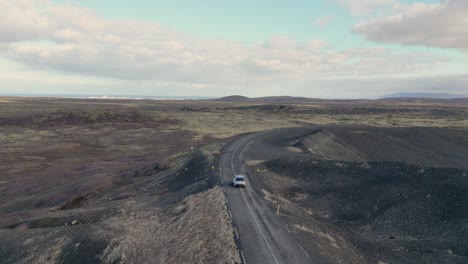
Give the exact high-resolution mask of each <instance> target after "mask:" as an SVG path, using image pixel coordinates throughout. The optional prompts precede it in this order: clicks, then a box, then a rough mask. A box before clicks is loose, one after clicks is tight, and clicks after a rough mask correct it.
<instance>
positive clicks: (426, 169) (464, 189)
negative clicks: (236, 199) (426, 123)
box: [246, 126, 468, 263]
mask: <svg viewBox="0 0 468 264" xmlns="http://www.w3.org/2000/svg"><path fill="white" fill-rule="evenodd" d="M323 131H326V132H327V135H329V136H330V135H331V138H332V139H333V140H332V141H333V142H332V141H330V140H329V139H328V138H327V139H326V140H324V137H323V136H320V137H315V138H314V135H315V136H316V135H317V133H322V132H323ZM330 131H332V132H330ZM353 131H359V133H354V134H355V135H351V136H350V134H353ZM297 133H302V134H303V135H304V138H305V139H307V140H310V139H315V140H316V142H314V144H316V146H318V145H320V144H321V143H322V144H324V145H326V144H328V145H326V146H321V150H322V152H317V153H311V152H308V151H307V149H304V152H303V153H295V154H294V155H291V157H287V155H286V154H287V151H288V150H287V148H286V146H287V145H288V144H290V145H292V146H296V147H301V146H302V147H304V144H305V143H307V142H305V143H304V140H297V138H298V135H297ZM413 133H415V134H414V135H413ZM464 133H465V132H464V131H457V130H449V129H429V130H428V129H424V128H420V129H416V128H405V129H403V128H402V129H384V128H366V127H359V128H356V127H349V126H348V127H341V128H340V127H332V128H326V129H318V130H315V131H314V130H313V129H312V128H311V129H309V131H307V130H302V131H299V130H298V131H290V133H289V135H290V137H289V138H286V139H284V136H283V141H281V137H280V136H277V135H273V136H272V137H271V138H268V139H263V140H258V141H257V143H256V145H253V146H251V147H250V150H251V151H250V153H249V154H246V155H247V157H248V159H251V160H256V158H257V157H260V156H257V155H258V153H257V152H259V151H261V150H262V149H268V153H270V154H269V155H270V156H274V155H276V156H278V158H273V157H271V159H270V160H267V161H264V162H262V163H259V164H256V165H252V166H250V167H249V172H250V176H251V181H252V185H253V186H254V188H257V189H258V190H259V191H263V193H264V195H265V197H266V198H267V199H269V200H270V201H271V203H272V207H274V209H276V205H281V216H282V217H283V219H284V220H285V222H286V223H287V224H288V225H289V226H290V227H291V229H292V231H293V232H294V233H295V234H296V235H297V237H298V239H299V240H300V241H301V243H302V245H303V246H304V247H305V248H308V247H317V246H318V247H319V248H320V249H321V250H322V253H323V254H324V255H327V256H329V260H330V262H331V263H338V262H341V263H468V170H467V169H465V167H466V165H465V164H463V162H462V160H463V159H465V158H466V155H468V152H467V148H465V147H464V146H466V142H463V140H462V142H459V144H458V145H459V147H458V148H455V149H454V151H453V152H452V155H447V156H446V160H444V159H443V157H444V155H443V153H444V152H447V151H448V148H447V146H455V145H456V144H457V142H456V141H457V140H460V139H463V138H466V134H464ZM280 134H281V133H279V134H278V135H280ZM404 135H406V137H405V136H404ZM417 135H419V136H425V137H424V138H420V139H418V138H417ZM346 137H348V138H350V137H352V138H353V139H356V138H358V139H360V141H346V140H345V139H346ZM366 138H367V139H368V141H367V142H364V139H366ZM395 141H399V142H400V145H398V146H396V147H394V148H397V149H399V150H400V151H401V150H404V149H406V150H408V151H409V152H410V153H411V154H412V155H414V156H415V157H414V158H412V159H410V158H408V156H407V155H400V154H399V152H392V142H395ZM325 142H326V144H325ZM337 142H338V143H337ZM309 143H310V142H309ZM336 144H339V145H340V146H344V147H346V150H349V149H351V150H352V151H348V152H347V153H345V155H342V153H339V152H338V153H337V152H330V151H328V152H327V149H328V148H332V147H333V146H334V145H335V146H336ZM312 145H313V144H312ZM312 145H311V144H309V145H308V146H309V147H313V146H312ZM263 147H264V148H263ZM379 148H380V149H383V150H382V151H379ZM343 149H345V148H343ZM312 150H313V149H312ZM431 151H433V154H432V155H431ZM271 153H274V154H271ZM373 153H374V155H372V154H373ZM320 154H324V155H325V154H326V155H327V156H326V157H322V159H318V158H320ZM333 155H335V156H333ZM353 155H354V156H353ZM418 155H419V156H418ZM453 156H455V157H456V159H452V157H453ZM356 157H357V158H359V159H363V157H364V159H375V160H377V161H367V162H357V161H342V160H341V161H337V160H330V159H332V158H336V159H339V158H348V159H355V158H356ZM421 157H426V158H427V160H424V159H421ZM379 159H387V160H390V161H385V160H381V161H378V160H379ZM408 159H410V160H412V161H415V162H419V163H421V164H419V165H416V164H412V163H409V162H403V161H405V160H408ZM257 160H258V158H257ZM391 160H400V161H391ZM431 161H434V163H436V164H437V165H454V166H458V167H459V168H453V167H449V166H447V167H443V166H441V167H431V166H427V165H425V164H430V163H431ZM466 161H467V162H468V159H466Z"/></svg>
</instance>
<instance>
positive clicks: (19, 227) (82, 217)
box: [0, 151, 219, 264]
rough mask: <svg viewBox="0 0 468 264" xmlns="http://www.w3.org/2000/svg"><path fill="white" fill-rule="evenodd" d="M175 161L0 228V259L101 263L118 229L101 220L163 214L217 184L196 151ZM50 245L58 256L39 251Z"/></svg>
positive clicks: (123, 177) (129, 173)
mask: <svg viewBox="0 0 468 264" xmlns="http://www.w3.org/2000/svg"><path fill="white" fill-rule="evenodd" d="M180 159H181V160H179V161H177V162H175V163H176V164H177V166H174V167H171V168H165V169H163V170H161V168H159V164H157V163H156V164H154V165H152V166H148V167H142V168H140V169H139V170H131V171H130V170H129V171H127V172H125V173H122V174H121V175H120V176H118V177H117V179H115V180H114V181H113V183H112V185H110V186H107V187H106V188H103V189H100V190H98V191H95V192H92V193H89V194H87V195H83V196H78V197H75V198H74V199H70V201H69V202H67V203H65V204H64V205H63V206H62V207H61V208H59V209H57V210H49V211H48V212H45V213H43V214H42V217H40V218H33V219H24V220H22V221H17V222H11V223H8V224H5V225H4V226H1V227H0V260H1V263H5V264H6V263H49V262H56V261H58V262H59V263H101V262H102V259H100V256H101V255H102V254H103V250H104V249H105V248H106V247H107V246H108V244H109V243H110V241H111V240H112V239H113V238H114V237H115V236H117V235H118V232H119V230H118V228H117V227H116V230H112V229H109V224H108V223H107V224H102V223H103V222H105V221H106V219H108V218H110V217H115V216H119V215H127V214H130V215H139V214H141V213H144V212H145V211H148V210H153V209H154V208H159V209H160V210H161V212H165V211H168V213H169V212H172V211H173V207H174V206H176V205H177V203H178V202H180V201H182V200H183V199H184V198H185V197H187V196H188V195H191V194H196V193H200V192H203V191H206V190H208V189H211V188H213V187H214V186H216V185H217V184H218V181H219V177H216V176H215V174H214V172H213V171H212V170H211V169H210V166H211V163H210V161H209V160H208V159H207V158H206V156H205V155H203V154H202V153H201V152H200V151H195V152H194V153H192V154H190V155H187V156H186V157H182V158H180ZM50 245H54V247H57V249H56V250H55V251H56V252H57V253H56V254H59V255H54V254H51V253H45V252H50V251H51V249H50ZM135 250H140V249H135ZM52 252H54V250H52Z"/></svg>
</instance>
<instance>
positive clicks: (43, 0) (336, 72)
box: [0, 0, 448, 91]
mask: <svg viewBox="0 0 468 264" xmlns="http://www.w3.org/2000/svg"><path fill="white" fill-rule="evenodd" d="M0 7H1V8H0V17H2V18H3V19H1V20H0V57H3V58H4V59H7V60H10V61H15V62H20V63H22V64H23V65H27V66H28V67H30V68H32V69H37V70H38V71H43V70H53V71H56V72H59V73H69V74H79V75H86V76H94V77H96V78H98V77H99V78H107V79H114V80H118V81H122V82H123V83H124V84H123V85H128V86H127V87H131V86H132V85H134V84H141V86H144V87H170V86H173V87H186V88H187V89H193V90H194V91H199V90H200V89H207V90H208V89H215V88H216V87H217V88H218V89H227V90H229V89H237V88H239V87H272V86H273V84H275V85H277V84H281V85H283V86H288V85H294V83H296V82H297V81H298V80H300V81H305V82H307V81H313V80H321V79H334V78H335V79H336V78H338V77H339V78H354V77H360V78H362V77H363V76H365V77H367V78H372V77H379V78H380V77H382V76H407V75H411V74H418V73H420V72H421V71H424V70H425V69H431V68H433V67H434V66H437V65H440V64H442V63H445V62H447V60H448V59H447V58H445V57H442V56H437V55H433V54H430V53H423V52H407V53H401V52H400V53H396V52H392V51H390V50H388V49H383V48H373V49H370V48H366V49H344V50H336V49H333V47H331V46H330V45H329V44H328V43H326V42H325V41H324V40H320V39H315V40H311V41H302V42H301V41H296V40H293V39H291V38H289V37H287V36H283V35H277V36H272V37H271V38H270V39H267V40H264V41H261V42H257V43H253V44H246V43H242V42H237V41H230V40H224V39H201V38H197V37H195V36H192V35H190V34H186V33H183V32H178V31H176V30H173V29H171V28H169V27H166V26H163V25H159V24H156V23H146V22H138V21H132V20H108V19H103V18H101V17H99V16H98V15H97V14H96V13H95V12H93V11H92V10H90V9H87V8H80V7H75V6H69V5H59V4H54V3H52V2H50V1H47V0H29V1H28V0H18V1H9V0H0ZM130 84H131V85H130ZM210 91H212V90H210Z"/></svg>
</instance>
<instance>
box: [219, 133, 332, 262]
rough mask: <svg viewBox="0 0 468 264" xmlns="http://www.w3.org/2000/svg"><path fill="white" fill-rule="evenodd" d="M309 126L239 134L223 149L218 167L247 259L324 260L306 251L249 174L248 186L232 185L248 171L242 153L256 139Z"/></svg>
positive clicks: (268, 260)
mask: <svg viewBox="0 0 468 264" xmlns="http://www.w3.org/2000/svg"><path fill="white" fill-rule="evenodd" d="M310 130H313V128H306V129H305V130H304V129H297V128H293V129H281V130H272V131H267V132H260V133H255V134H251V135H247V136H244V137H241V138H239V139H238V140H236V141H234V142H233V143H231V144H230V145H228V146H227V147H225V149H224V151H223V154H222V157H221V160H220V167H219V170H220V175H221V178H222V184H223V187H224V190H225V192H226V198H227V200H228V201H227V202H228V208H229V210H230V213H231V214H232V219H233V223H234V227H235V233H236V234H235V235H236V239H237V242H238V245H239V249H240V251H241V257H242V259H243V262H244V263H276V264H279V263H323V260H322V259H321V258H320V255H319V254H318V253H317V254H313V255H312V254H311V252H308V253H307V252H305V251H304V249H303V248H302V246H301V245H300V244H299V243H298V242H297V241H296V240H295V238H294V236H293V235H292V234H291V233H290V229H289V228H288V226H287V225H286V224H285V223H284V222H283V221H282V220H281V218H280V217H278V216H277V215H276V212H275V210H274V209H273V210H272V208H271V206H268V204H267V201H266V200H264V199H263V198H262V197H261V196H260V195H259V194H258V193H257V192H256V191H255V190H254V188H253V187H252V186H251V185H250V184H249V176H248V175H247V178H246V180H247V186H246V187H245V188H243V189H239V188H233V187H232V178H233V176H234V175H235V174H244V173H245V168H244V165H243V164H244V161H243V155H244V153H245V152H246V151H247V150H248V148H249V146H250V145H251V144H253V143H254V142H255V141H256V140H258V139H260V138H262V137H265V136H271V135H270V134H272V133H273V134H275V133H278V132H280V133H281V134H283V135H289V134H294V133H298V132H299V133H301V134H304V132H307V131H310ZM265 154H268V152H266V153H265Z"/></svg>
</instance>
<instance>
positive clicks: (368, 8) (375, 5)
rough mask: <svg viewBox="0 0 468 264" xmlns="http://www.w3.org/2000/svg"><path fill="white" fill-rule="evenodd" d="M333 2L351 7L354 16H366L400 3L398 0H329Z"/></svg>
mask: <svg viewBox="0 0 468 264" xmlns="http://www.w3.org/2000/svg"><path fill="white" fill-rule="evenodd" d="M328 1H329V2H332V3H338V4H340V5H343V6H345V7H346V8H348V9H349V12H350V13H351V15H353V16H366V15H369V14H372V13H373V12H375V11H376V10H382V9H386V8H392V7H394V6H397V5H398V2H397V1H396V0H328Z"/></svg>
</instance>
